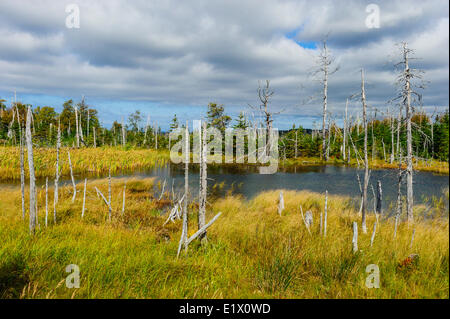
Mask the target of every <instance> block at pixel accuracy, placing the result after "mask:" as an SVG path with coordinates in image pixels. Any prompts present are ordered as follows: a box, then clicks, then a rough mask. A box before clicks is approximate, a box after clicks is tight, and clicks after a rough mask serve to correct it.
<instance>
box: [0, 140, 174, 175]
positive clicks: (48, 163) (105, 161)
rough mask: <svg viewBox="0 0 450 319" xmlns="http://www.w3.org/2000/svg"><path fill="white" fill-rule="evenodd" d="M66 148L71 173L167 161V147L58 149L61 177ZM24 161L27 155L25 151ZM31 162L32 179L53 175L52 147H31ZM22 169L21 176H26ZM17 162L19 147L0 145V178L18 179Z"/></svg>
mask: <svg viewBox="0 0 450 319" xmlns="http://www.w3.org/2000/svg"><path fill="white" fill-rule="evenodd" d="M67 151H70V154H71V159H72V166H73V172H74V174H75V175H79V174H83V175H88V176H102V175H103V176H104V175H107V174H108V171H109V167H110V166H111V174H113V175H116V174H118V173H121V172H130V171H136V170H143V169H150V168H153V167H161V166H164V165H165V164H167V163H168V161H169V151H167V150H158V151H156V150H146V149H132V150H127V149H123V148H121V147H98V148H80V149H76V148H68V147H63V148H61V149H60V169H61V176H63V177H64V176H66V177H67V176H70V169H69V163H68V155H67ZM24 161H25V163H27V154H26V152H25V159H24ZM34 161H35V163H34V165H35V170H36V178H45V177H49V178H54V176H55V166H56V149H55V148H35V149H34ZM27 171H28V169H27V168H25V175H26V176H28V172H27ZM19 179H20V162H19V148H18V147H5V146H0V180H19Z"/></svg>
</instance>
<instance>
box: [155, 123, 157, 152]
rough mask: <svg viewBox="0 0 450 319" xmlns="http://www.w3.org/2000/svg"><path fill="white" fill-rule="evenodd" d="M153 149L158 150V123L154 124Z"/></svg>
mask: <svg viewBox="0 0 450 319" xmlns="http://www.w3.org/2000/svg"><path fill="white" fill-rule="evenodd" d="M155 149H158V122H155Z"/></svg>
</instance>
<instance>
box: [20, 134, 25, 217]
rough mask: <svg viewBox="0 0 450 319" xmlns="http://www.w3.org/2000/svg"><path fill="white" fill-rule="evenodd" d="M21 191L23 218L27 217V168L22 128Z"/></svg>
mask: <svg viewBox="0 0 450 319" xmlns="http://www.w3.org/2000/svg"><path fill="white" fill-rule="evenodd" d="M20 131H21V133H20V191H21V194H22V219H25V168H24V157H25V156H24V155H25V154H24V153H25V146H24V137H23V132H22V129H20Z"/></svg>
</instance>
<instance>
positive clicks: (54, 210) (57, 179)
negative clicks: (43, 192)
mask: <svg viewBox="0 0 450 319" xmlns="http://www.w3.org/2000/svg"><path fill="white" fill-rule="evenodd" d="M60 147H61V122H60V120H59V119H58V134H57V137H56V173H55V191H54V197H53V222H54V223H56V205H57V204H58V199H59V198H58V196H59V194H58V187H59V185H58V184H59V149H60Z"/></svg>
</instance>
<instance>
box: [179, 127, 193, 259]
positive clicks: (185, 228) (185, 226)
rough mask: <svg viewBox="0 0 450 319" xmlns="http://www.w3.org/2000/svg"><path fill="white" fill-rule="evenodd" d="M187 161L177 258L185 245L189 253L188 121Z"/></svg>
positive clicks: (185, 162)
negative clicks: (181, 226) (181, 225)
mask: <svg viewBox="0 0 450 319" xmlns="http://www.w3.org/2000/svg"><path fill="white" fill-rule="evenodd" d="M184 151H185V159H184V203H183V228H182V231H181V238H180V243H179V245H178V252H177V258H178V256H179V255H180V251H181V247H182V246H183V245H184V250H185V251H187V236H188V215H187V210H188V193H189V158H190V155H189V129H188V122H187V121H186V129H185V150H184Z"/></svg>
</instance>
